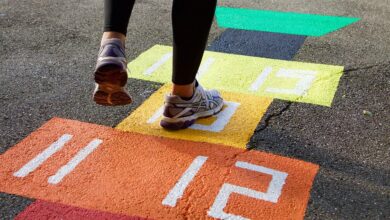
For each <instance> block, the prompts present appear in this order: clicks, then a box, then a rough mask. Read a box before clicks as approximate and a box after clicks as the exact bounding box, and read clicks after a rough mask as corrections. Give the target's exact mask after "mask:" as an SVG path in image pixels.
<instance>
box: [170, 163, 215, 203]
mask: <svg viewBox="0 0 390 220" xmlns="http://www.w3.org/2000/svg"><path fill="white" fill-rule="evenodd" d="M206 160H207V157H204V156H197V157H196V158H195V160H194V161H193V162H192V163H191V165H190V167H189V168H188V169H187V170H186V171H185V172H184V174H183V175H182V176H181V178H180V179H179V181H178V182H177V183H176V185H175V186H174V187H173V188H172V189H171V191H170V192H169V193H168V195H167V196H166V197H165V199H164V200H163V201H162V204H163V205H166V206H170V207H175V206H176V203H177V200H178V199H180V198H181V197H182V196H183V194H184V191H185V189H186V188H187V186H188V185H189V184H190V182H191V181H192V180H193V179H194V177H195V175H196V174H197V173H198V172H199V170H200V168H202V166H203V164H204V163H205V162H206Z"/></svg>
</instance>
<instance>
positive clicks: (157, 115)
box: [147, 105, 164, 124]
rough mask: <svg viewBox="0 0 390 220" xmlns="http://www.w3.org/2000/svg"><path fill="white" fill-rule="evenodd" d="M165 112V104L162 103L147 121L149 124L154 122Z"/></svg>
mask: <svg viewBox="0 0 390 220" xmlns="http://www.w3.org/2000/svg"><path fill="white" fill-rule="evenodd" d="M163 112H164V105H162V106H161V107H160V108H159V109H158V110H157V111H156V112H155V113H154V114H153V115H152V117H150V118H149V119H148V121H147V123H148V124H153V123H154V122H156V121H157V119H159V118H160V117H161V115H162V114H163Z"/></svg>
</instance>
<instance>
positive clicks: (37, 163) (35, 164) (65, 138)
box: [13, 134, 73, 177]
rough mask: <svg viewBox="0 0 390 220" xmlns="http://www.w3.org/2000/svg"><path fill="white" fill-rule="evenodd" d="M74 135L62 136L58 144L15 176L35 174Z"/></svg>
mask: <svg viewBox="0 0 390 220" xmlns="http://www.w3.org/2000/svg"><path fill="white" fill-rule="evenodd" d="M72 137H73V136H72V135H70V134H64V135H62V136H61V137H60V138H59V139H58V140H57V141H56V142H54V143H52V144H51V145H50V146H49V147H48V148H46V149H45V150H44V151H42V152H41V153H40V154H38V155H37V156H36V157H34V158H33V159H32V160H30V161H29V162H28V163H27V164H25V165H24V166H23V167H22V168H20V170H18V171H17V172H15V173H14V174H13V175H14V176H15V177H26V176H27V175H28V174H29V173H31V172H33V171H34V170H35V169H37V168H38V167H39V166H40V165H41V164H42V163H43V162H45V161H46V160H47V159H49V158H50V157H51V156H52V155H53V154H55V153H56V152H57V151H59V150H61V148H62V147H63V146H64V145H65V144H66V143H67V142H68V141H70V140H71V139H72Z"/></svg>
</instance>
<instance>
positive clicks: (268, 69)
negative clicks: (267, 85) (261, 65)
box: [249, 67, 272, 91]
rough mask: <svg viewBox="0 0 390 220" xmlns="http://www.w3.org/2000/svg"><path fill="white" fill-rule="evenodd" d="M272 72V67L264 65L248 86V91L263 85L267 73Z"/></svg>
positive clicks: (255, 89)
mask: <svg viewBox="0 0 390 220" xmlns="http://www.w3.org/2000/svg"><path fill="white" fill-rule="evenodd" d="M271 73H272V67H266V68H265V69H264V70H263V72H261V74H260V75H259V76H258V77H257V79H256V80H255V81H254V82H253V83H252V85H251V87H250V88H249V90H250V91H257V90H259V88H260V87H261V86H262V85H263V83H264V82H265V80H266V79H267V77H268V76H269V74H271Z"/></svg>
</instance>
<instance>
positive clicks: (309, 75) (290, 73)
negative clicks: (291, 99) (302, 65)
mask: <svg viewBox="0 0 390 220" xmlns="http://www.w3.org/2000/svg"><path fill="white" fill-rule="evenodd" d="M316 74H317V72H316V71H308V70H293V69H280V70H279V71H278V73H277V74H276V76H277V77H282V78H296V79H300V80H299V81H298V82H297V83H296V85H295V88H293V89H284V88H267V89H266V90H265V91H266V92H270V93H279V94H288V95H297V96H303V95H305V94H306V93H307V91H308V90H309V89H310V88H311V86H312V85H313V82H314V80H315V78H316Z"/></svg>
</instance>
